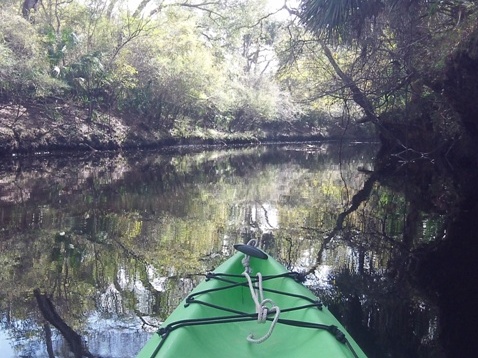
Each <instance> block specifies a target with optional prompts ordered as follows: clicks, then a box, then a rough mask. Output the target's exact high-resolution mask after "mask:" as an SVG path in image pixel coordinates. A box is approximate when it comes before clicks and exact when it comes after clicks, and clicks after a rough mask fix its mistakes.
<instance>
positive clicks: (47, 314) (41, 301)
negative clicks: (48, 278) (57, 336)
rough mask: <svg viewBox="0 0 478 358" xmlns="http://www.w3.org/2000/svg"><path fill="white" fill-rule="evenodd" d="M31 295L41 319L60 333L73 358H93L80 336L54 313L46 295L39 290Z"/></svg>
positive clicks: (53, 308)
mask: <svg viewBox="0 0 478 358" xmlns="http://www.w3.org/2000/svg"><path fill="white" fill-rule="evenodd" d="M33 294H34V295H35V298H36V300H37V303H38V308H40V312H41V313H42V315H43V317H44V318H45V319H46V320H47V321H48V322H49V323H50V324H52V325H53V326H54V327H55V328H56V329H58V330H59V331H60V333H61V334H62V336H63V337H64V338H65V340H66V341H67V342H68V345H69V346H70V349H71V351H72V352H73V354H74V355H75V358H82V357H87V358H95V356H94V355H93V354H91V353H90V351H89V350H88V348H87V347H86V345H85V343H84V341H83V339H82V338H81V336H80V335H79V334H78V333H76V332H75V331H74V330H73V329H72V328H71V327H70V326H68V325H67V324H66V322H65V321H64V320H63V319H62V318H61V317H60V315H59V314H58V313H57V312H56V309H55V306H54V305H53V303H52V302H51V300H50V298H49V297H48V296H47V295H46V294H44V293H40V290H39V289H38V288H36V289H34V290H33Z"/></svg>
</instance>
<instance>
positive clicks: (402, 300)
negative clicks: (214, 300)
mask: <svg viewBox="0 0 478 358" xmlns="http://www.w3.org/2000/svg"><path fill="white" fill-rule="evenodd" d="M376 151H377V148H376V146H372V145H350V144H347V145H344V146H342V147H339V146H337V145H332V144H330V145H325V144H317V145H315V144H310V145H307V146H293V145H288V146H281V147H274V146H270V147H259V148H243V149H235V150H222V151H209V152H197V153H194V152H189V153H179V152H170V153H155V152H150V153H149V152H141V153H131V154H128V153H123V154H121V155H106V156H97V155H88V156H86V157H78V158H72V157H70V158H55V157H44V158H33V159H26V158H12V159H9V160H5V161H4V162H3V163H1V167H0V171H1V173H2V178H3V179H2V180H1V182H0V202H1V205H0V225H1V229H2V231H1V234H0V235H1V236H0V249H1V253H0V263H1V264H2V266H3V274H2V275H1V276H0V286H1V287H2V290H1V291H0V310H1V320H0V322H1V326H0V327H1V328H0V333H1V335H0V337H5V335H8V338H0V347H3V346H4V345H12V346H13V347H14V350H15V351H16V352H17V353H16V354H17V355H26V356H31V357H36V356H46V355H48V352H47V347H46V345H45V343H44V342H45V333H48V332H47V331H48V329H47V330H46V331H45V326H44V320H43V318H42V317H41V314H40V312H39V310H38V307H37V305H36V303H35V299H34V297H33V289H34V288H37V287H38V288H40V289H41V290H42V292H46V293H48V295H49V297H50V298H51V300H52V302H53V304H54V305H55V308H56V310H57V311H58V313H59V315H60V316H61V317H62V318H63V319H64V320H65V322H67V324H68V325H69V326H70V327H71V328H72V329H74V330H75V331H76V332H78V333H79V334H81V335H82V336H83V337H85V338H86V339H87V341H88V348H89V350H90V351H91V352H92V353H93V354H94V355H101V356H109V357H131V356H134V354H135V353H136V352H137V351H138V350H139V349H140V347H141V346H142V345H143V344H144V343H145V341H146V339H147V338H148V336H149V335H150V334H151V331H153V330H154V327H155V326H157V325H158V324H159V322H160V321H161V320H163V319H164V318H165V317H167V315H168V314H169V313H170V312H171V310H172V309H174V307H176V305H177V304H178V303H179V302H180V300H181V299H182V298H183V297H184V296H185V295H186V294H187V293H188V292H189V291H190V290H191V288H192V287H194V285H195V284H196V283H197V282H199V280H201V279H202V276H201V274H202V273H204V272H206V271H207V270H210V269H213V268H214V267H215V266H217V265H218V264H219V263H220V262H222V261H223V260H224V259H225V258H226V257H227V256H229V255H230V254H231V253H232V249H231V248H232V245H233V244H234V243H237V242H243V241H248V240H249V239H250V238H256V239H258V240H259V241H260V242H261V244H262V245H263V247H264V248H265V249H266V250H267V251H269V252H270V253H271V254H272V255H274V256H276V257H277V258H279V259H280V260H281V261H282V262H284V263H285V264H286V265H287V266H289V267H290V268H293V269H299V270H303V271H307V270H310V269H311V268H314V265H317V266H316V267H315V268H316V270H312V271H313V273H314V274H315V277H314V276H310V279H309V280H308V282H307V283H308V284H310V285H311V287H312V288H313V289H314V290H316V291H317V294H318V295H319V296H320V297H322V299H323V300H324V301H325V302H326V303H327V304H329V305H330V306H331V308H332V309H333V310H334V312H335V313H336V314H337V315H338V316H340V317H341V318H342V320H343V322H345V324H346V326H347V328H348V329H349V330H350V331H351V332H352V333H353V334H354V335H355V336H356V337H357V339H358V340H359V341H360V342H361V344H362V345H363V346H364V348H365V350H366V351H367V352H368V353H369V355H370V356H371V357H383V356H390V357H427V356H434V357H440V356H443V355H444V354H445V353H446V352H449V351H450V348H449V346H450V344H451V345H453V344H454V343H449V342H450V340H452V341H453V340H455V342H456V341H457V338H456V337H455V338H453V337H452V335H451V333H450V332H451V331H448V333H447V330H449V329H451V328H448V327H454V328H455V329H456V326H457V325H458V323H457V322H455V321H454V320H453V319H450V318H446V317H447V316H446V309H444V308H443V307H444V301H450V300H452V299H453V298H456V296H454V292H456V293H458V294H459V297H463V296H464V292H465V288H463V289H460V288H459V287H455V286H452V285H451V283H450V281H449V277H450V275H445V274H446V271H447V269H446V267H447V266H446V265H448V262H449V261H447V260H448V259H449V258H452V257H453V255H454V254H451V255H450V257H448V256H447V255H446V254H444V253H446V251H447V250H450V249H451V247H450V246H447V245H450V244H446V242H448V241H446V240H445V241H443V242H442V241H440V240H437V237H438V238H441V237H442V236H443V234H444V232H445V231H446V232H447V235H448V236H449V235H451V234H452V232H453V230H452V227H450V228H449V229H447V230H444V227H445V226H446V225H447V223H449V214H450V211H453V210H452V208H451V207H448V206H447V204H448V202H450V201H452V199H453V198H454V197H455V196H456V195H458V194H457V193H455V192H453V191H452V190H441V191H440V189H439V188H444V187H447V188H449V187H450V185H452V182H451V180H450V179H449V178H447V177H443V176H440V175H435V174H434V173H433V172H428V174H427V175H423V173H420V172H408V174H406V175H407V176H405V174H403V172H400V171H397V170H394V171H391V170H390V167H387V165H376V168H375V171H373V170H372V169H373V168H374V155H375V153H376ZM379 159H380V158H379ZM375 163H377V162H375ZM378 163H380V161H378ZM359 168H360V170H358V169H359ZM381 168H385V169H381ZM387 168H388V169H387ZM408 170H410V168H408ZM371 172H373V174H371ZM430 173H431V174H430ZM410 178H415V179H413V180H410ZM417 178H419V179H417ZM364 186H365V189H364ZM360 190H362V192H361V191H360ZM357 193H359V195H357ZM360 193H362V194H360ZM365 194H366V195H365ZM475 198H476V197H475ZM358 199H360V200H358ZM475 212H476V210H475ZM340 213H343V214H344V215H342V216H340V215H339V214H340ZM470 215H471V214H470ZM475 221H476V220H475ZM338 224H340V225H338ZM466 228H467V230H468V231H470V230H471V229H472V228H471V227H466ZM473 229H474V228H473ZM471 242H472V241H471V238H470V239H469V241H466V240H465V241H464V243H463V245H465V246H466V245H468V244H469V246H470V247H471V246H472V244H471ZM451 246H452V247H453V248H455V245H451ZM465 246H464V247H465ZM466 247H468V246H466ZM460 255H462V256H464V257H465V259H466V258H467V257H469V256H466V252H465V251H463V252H459V253H457V254H456V255H455V256H460ZM453 260H457V258H456V257H453ZM465 261H466V260H465ZM442 262H443V263H444V265H441V263H442ZM450 264H451V263H450ZM459 269H460V270H462V269H464V268H463V267H460V268H459ZM435 272H439V273H440V279H441V280H442V281H441V280H437V279H436V275H435ZM449 272H451V273H452V275H453V276H456V277H459V276H460V275H462V274H463V271H458V269H456V270H450V271H449ZM465 273H466V271H465ZM446 277H448V278H446ZM469 278H470V279H474V278H475V277H473V276H469ZM463 281H465V280H464V279H463V280H458V282H460V285H463V286H462V287H469V285H466V282H463ZM445 287H453V291H451V292H450V293H449V294H448V295H443V294H442V293H441V294H440V295H438V296H437V295H435V294H434V292H442V291H444V292H446V290H445ZM437 297H438V299H437ZM448 303H449V302H446V304H448ZM444 314H445V316H444ZM458 318H460V319H464V318H463V317H462V316H460V315H457V316H456V320H458ZM444 323H447V327H444ZM463 339H464V338H463ZM447 342H448V343H447ZM51 349H52V350H53V351H54V352H55V354H57V355H62V354H63V353H61V352H65V350H66V349H68V347H67V345H66V343H65V342H64V340H63V339H62V338H61V337H60V335H59V333H58V331H57V330H56V329H52V331H51ZM63 355H65V354H63Z"/></svg>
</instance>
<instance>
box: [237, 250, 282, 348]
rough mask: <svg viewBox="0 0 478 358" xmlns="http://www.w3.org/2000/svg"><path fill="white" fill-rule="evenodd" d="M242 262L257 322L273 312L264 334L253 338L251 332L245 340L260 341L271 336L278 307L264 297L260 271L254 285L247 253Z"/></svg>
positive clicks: (278, 310)
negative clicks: (272, 317)
mask: <svg viewBox="0 0 478 358" xmlns="http://www.w3.org/2000/svg"><path fill="white" fill-rule="evenodd" d="M242 264H243V266H244V273H243V275H244V276H245V277H246V279H247V283H248V285H249V291H250V292H251V297H252V300H253V301H254V305H255V307H256V313H257V322H258V323H265V322H266V321H267V316H268V315H269V314H270V313H273V312H275V315H274V319H273V320H272V323H271V326H270V327H269V330H268V331H267V333H266V334H265V335H264V336H262V337H261V338H254V335H253V334H252V333H251V334H250V335H249V336H247V340H248V341H249V342H251V343H262V342H264V341H265V340H267V339H268V338H269V337H270V336H271V334H272V331H273V330H274V327H275V326H276V323H277V321H278V320H279V315H280V308H279V307H278V306H277V305H276V304H275V303H274V301H272V300H271V299H269V298H266V299H264V291H263V289H262V274H261V273H260V272H258V273H257V288H256V287H255V286H254V284H253V282H252V279H251V276H250V275H249V274H250V272H251V267H250V266H249V255H245V257H244V259H243V260H242ZM256 289H257V292H256Z"/></svg>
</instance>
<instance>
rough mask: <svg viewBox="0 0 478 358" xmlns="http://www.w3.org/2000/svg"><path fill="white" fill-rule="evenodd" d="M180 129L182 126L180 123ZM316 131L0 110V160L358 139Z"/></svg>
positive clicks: (34, 108) (57, 109)
mask: <svg viewBox="0 0 478 358" xmlns="http://www.w3.org/2000/svg"><path fill="white" fill-rule="evenodd" d="M182 123H183V122H182ZM346 129H347V128H342V127H341V126H340V125H337V126H336V128H318V127H314V126H310V125H308V124H307V123H304V122H300V121H297V122H294V123H291V122H279V121H277V122H270V123H266V124H262V125H261V126H258V127H256V128H251V129H249V130H248V131H244V132H229V131H224V130H220V129H216V128H207V127H198V126H194V124H191V125H189V126H184V125H183V126H182V127H181V128H176V127H174V126H173V127H172V128H169V129H164V128H154V127H151V126H148V125H146V124H145V122H143V121H131V120H128V121H126V120H125V119H124V118H122V117H121V116H119V115H117V114H112V113H107V112H94V116H91V115H89V114H88V111H87V109H85V108H82V107H79V106H77V105H75V104H71V103H64V102H58V103H49V104H47V105H45V104H44V103H37V102H34V103H24V104H15V105H13V104H3V105H0V156H4V155H9V154H14V153H21V154H33V153H38V152H58V151H102V150H127V149H135V148H137V149H139V148H159V147H164V146H174V145H204V144H205V145H218V144H219V145H235V144H249V143H254V144H257V143H263V142H284V141H288V142H289V141H317V140H324V139H333V138H339V137H341V138H343V137H344V136H345V137H347V138H352V137H361V136H364V134H365V133H366V132H365V131H363V133H360V132H359V131H358V130H357V128H355V129H354V130H353V131H352V130H350V129H349V130H348V131H347V130H346Z"/></svg>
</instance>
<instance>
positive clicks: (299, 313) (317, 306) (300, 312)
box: [137, 245, 366, 358]
mask: <svg viewBox="0 0 478 358" xmlns="http://www.w3.org/2000/svg"><path fill="white" fill-rule="evenodd" d="M235 248H236V249H237V250H239V251H241V252H238V253H236V254H234V255H233V256H232V257H231V258H229V259H228V260H227V261H225V262H224V263H223V264H222V265H220V266H219V267H218V268H217V269H216V270H214V272H211V273H208V274H207V275H206V279H205V280H204V281H203V282H201V283H200V284H199V285H198V286H197V287H196V288H195V289H194V290H193V291H192V292H191V294H190V295H189V296H188V297H186V299H184V301H183V302H182V303H181V304H180V305H179V306H178V307H177V308H176V309H175V310H174V311H173V313H172V314H171V315H170V316H169V317H168V319H167V320H166V321H165V322H164V323H163V324H162V325H161V328H160V329H159V330H158V331H157V332H156V333H155V334H154V335H153V337H152V338H151V339H150V340H149V341H148V342H147V343H146V345H145V346H144V347H143V349H142V350H141V351H140V352H139V354H138V356H137V357H138V358H154V357H164V358H166V357H174V358H177V357H208V358H215V357H232V358H234V357H238V358H239V357H274V358H290V357H304V358H305V357H314V358H316V357H328V358H330V357H332V358H339V357H360V358H362V357H366V355H365V354H364V353H363V351H362V350H361V349H360V347H359V346H358V345H357V344H356V342H355V341H354V340H353V338H352V337H351V336H350V335H349V333H348V332H347V331H346V330H345V329H344V327H343V326H342V325H341V324H340V323H339V322H338V320H337V319H336V318H335V317H334V316H333V315H332V313H330V311H329V310H328V309H327V308H326V307H325V306H323V305H322V303H321V302H320V301H319V300H318V299H317V298H316V297H315V295H314V294H313V293H312V292H311V291H310V290H308V289H307V288H306V287H304V286H303V285H302V284H301V283H300V281H302V279H303V277H301V275H300V274H298V273H295V272H289V271H288V270H287V269H286V268H285V267H284V266H282V265H281V264H280V263H278V262H277V261H276V260H274V259H273V258H272V257H270V256H268V255H267V254H266V253H264V252H263V251H262V250H260V249H258V248H256V247H255V246H253V245H235Z"/></svg>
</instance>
